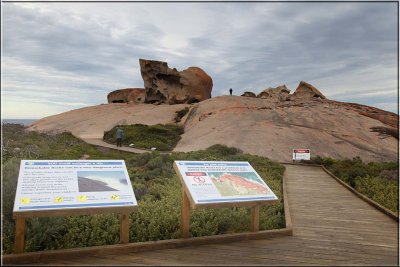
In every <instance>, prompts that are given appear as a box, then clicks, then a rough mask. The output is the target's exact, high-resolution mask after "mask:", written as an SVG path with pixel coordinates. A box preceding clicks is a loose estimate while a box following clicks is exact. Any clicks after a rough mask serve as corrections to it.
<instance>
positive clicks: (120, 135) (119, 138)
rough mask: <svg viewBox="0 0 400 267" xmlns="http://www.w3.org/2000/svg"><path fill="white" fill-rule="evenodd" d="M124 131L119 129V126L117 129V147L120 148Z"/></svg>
mask: <svg viewBox="0 0 400 267" xmlns="http://www.w3.org/2000/svg"><path fill="white" fill-rule="evenodd" d="M123 133H124V131H123V130H122V129H121V126H118V127H117V147H118V146H119V147H122V135H123Z"/></svg>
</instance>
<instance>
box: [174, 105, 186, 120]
mask: <svg viewBox="0 0 400 267" xmlns="http://www.w3.org/2000/svg"><path fill="white" fill-rule="evenodd" d="M188 112H189V108H188V107H185V108H184V109H181V110H178V111H175V118H174V120H175V122H180V121H181V120H182V118H183V117H185V115H186V114H187V113H188Z"/></svg>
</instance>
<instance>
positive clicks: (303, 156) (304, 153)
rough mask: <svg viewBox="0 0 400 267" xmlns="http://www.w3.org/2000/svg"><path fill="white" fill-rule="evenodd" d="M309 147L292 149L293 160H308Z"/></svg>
mask: <svg viewBox="0 0 400 267" xmlns="http://www.w3.org/2000/svg"><path fill="white" fill-rule="evenodd" d="M310 155H311V152H310V149H293V162H294V161H296V160H310Z"/></svg>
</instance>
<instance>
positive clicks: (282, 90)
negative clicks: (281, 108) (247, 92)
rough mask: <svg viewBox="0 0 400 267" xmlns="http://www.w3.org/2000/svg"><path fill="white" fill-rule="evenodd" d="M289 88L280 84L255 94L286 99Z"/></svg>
mask: <svg viewBox="0 0 400 267" xmlns="http://www.w3.org/2000/svg"><path fill="white" fill-rule="evenodd" d="M289 93H290V90H289V89H287V87H286V85H280V86H278V87H276V88H271V87H269V88H267V89H265V90H264V91H262V92H261V93H259V94H258V95H257V97H258V98H274V99H275V100H277V101H286V100H288V99H289Z"/></svg>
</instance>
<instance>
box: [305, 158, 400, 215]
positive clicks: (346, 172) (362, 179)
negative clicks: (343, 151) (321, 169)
mask: <svg viewBox="0 0 400 267" xmlns="http://www.w3.org/2000/svg"><path fill="white" fill-rule="evenodd" d="M310 163H316V164H321V165H324V166H325V167H326V168H327V169H328V170H329V171H330V172H332V173H333V174H334V175H336V176H337V177H338V178H340V179H341V180H343V181H344V182H345V183H347V184H349V185H350V186H351V187H353V188H354V189H355V190H357V191H358V192H360V193H362V194H364V195H366V196H367V197H369V198H370V199H372V200H374V201H376V202H377V203H379V204H381V205H382V206H384V207H386V208H388V209H390V210H391V211H393V212H398V210H399V195H398V192H399V171H398V170H399V163H398V162H395V161H392V162H369V163H364V162H363V161H362V160H361V158H359V157H355V158H353V159H345V160H335V159H332V158H322V157H320V156H317V157H316V158H314V159H312V160H311V161H310Z"/></svg>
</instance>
